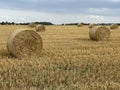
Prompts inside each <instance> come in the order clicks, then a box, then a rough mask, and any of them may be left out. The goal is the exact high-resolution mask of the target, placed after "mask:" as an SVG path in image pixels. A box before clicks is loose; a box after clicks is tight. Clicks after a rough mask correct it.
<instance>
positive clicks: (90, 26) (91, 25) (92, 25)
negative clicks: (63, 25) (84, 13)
mask: <svg viewBox="0 0 120 90" xmlns="http://www.w3.org/2000/svg"><path fill="white" fill-rule="evenodd" d="M94 26H96V24H94V23H93V24H89V26H88V27H89V28H93V27H94Z"/></svg>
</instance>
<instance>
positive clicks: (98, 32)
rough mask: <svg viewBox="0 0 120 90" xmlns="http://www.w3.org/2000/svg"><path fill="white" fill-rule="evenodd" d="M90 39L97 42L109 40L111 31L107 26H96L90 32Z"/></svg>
mask: <svg viewBox="0 0 120 90" xmlns="http://www.w3.org/2000/svg"><path fill="white" fill-rule="evenodd" d="M89 37H90V39H91V40H95V41H101V40H108V39H109V37H110V30H109V28H107V27H106V26H95V27H93V28H92V29H90V30H89Z"/></svg>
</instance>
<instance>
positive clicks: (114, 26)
mask: <svg viewBox="0 0 120 90" xmlns="http://www.w3.org/2000/svg"><path fill="white" fill-rule="evenodd" d="M118 28H119V26H118V25H117V24H112V25H111V26H110V29H118Z"/></svg>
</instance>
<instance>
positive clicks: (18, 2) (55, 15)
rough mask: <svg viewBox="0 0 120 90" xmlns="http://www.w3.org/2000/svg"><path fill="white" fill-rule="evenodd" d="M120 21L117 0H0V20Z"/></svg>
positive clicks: (57, 21)
mask: <svg viewBox="0 0 120 90" xmlns="http://www.w3.org/2000/svg"><path fill="white" fill-rule="evenodd" d="M2 21H9V22H17V23H20V22H44V21H46V22H52V23H53V24H61V23H79V22H84V23H120V0H0V22H2Z"/></svg>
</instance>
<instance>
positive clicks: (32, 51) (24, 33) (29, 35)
mask: <svg viewBox="0 0 120 90" xmlns="http://www.w3.org/2000/svg"><path fill="white" fill-rule="evenodd" d="M7 48H8V51H9V52H10V53H11V54H13V55H14V56H16V57H18V58H22V57H28V56H34V55H35V56H39V55H40V53H41V51H42V48H43V42H42V38H41V36H40V35H39V34H38V33H36V32H35V31H33V30H32V29H17V30H15V31H13V32H12V33H11V34H10V35H9V37H8V41H7Z"/></svg>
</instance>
